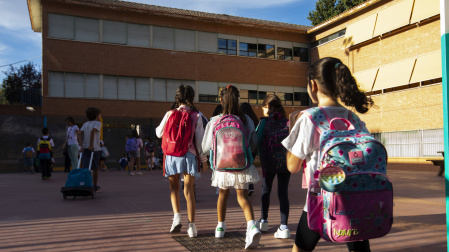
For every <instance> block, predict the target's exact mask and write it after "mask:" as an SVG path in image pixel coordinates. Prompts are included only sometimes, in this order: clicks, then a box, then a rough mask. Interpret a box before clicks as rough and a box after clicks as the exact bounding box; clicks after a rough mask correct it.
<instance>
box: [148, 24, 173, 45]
mask: <svg viewBox="0 0 449 252" xmlns="http://www.w3.org/2000/svg"><path fill="white" fill-rule="evenodd" d="M174 37H175V32H174V30H173V28H165V27H158V26H154V27H153V47H154V48H160V49H167V50H173V49H175V38H174Z"/></svg>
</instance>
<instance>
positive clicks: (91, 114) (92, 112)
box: [86, 107, 101, 121]
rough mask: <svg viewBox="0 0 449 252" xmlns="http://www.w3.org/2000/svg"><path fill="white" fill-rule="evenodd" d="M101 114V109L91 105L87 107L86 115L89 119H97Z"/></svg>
mask: <svg viewBox="0 0 449 252" xmlns="http://www.w3.org/2000/svg"><path fill="white" fill-rule="evenodd" d="M99 114H101V110H100V109H98V108H95V107H89V108H87V109H86V116H87V119H88V120H89V121H93V120H95V119H97V116H98V115H99Z"/></svg>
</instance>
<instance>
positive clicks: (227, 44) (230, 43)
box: [218, 39, 237, 55]
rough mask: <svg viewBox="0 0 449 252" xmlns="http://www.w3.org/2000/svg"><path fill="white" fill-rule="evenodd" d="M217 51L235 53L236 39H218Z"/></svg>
mask: <svg viewBox="0 0 449 252" xmlns="http://www.w3.org/2000/svg"><path fill="white" fill-rule="evenodd" d="M218 53H221V54H229V55H237V40H233V39H218Z"/></svg>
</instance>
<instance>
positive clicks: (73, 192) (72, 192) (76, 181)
mask: <svg viewBox="0 0 449 252" xmlns="http://www.w3.org/2000/svg"><path fill="white" fill-rule="evenodd" d="M93 155H94V153H93V152H92V153H91V155H90V163H89V169H80V164H81V158H82V156H83V153H81V154H80V158H79V161H78V168H77V169H73V170H71V171H70V172H69V175H68V176H67V181H66V183H65V186H64V187H62V188H61V193H62V197H63V198H64V199H67V196H73V198H74V199H75V198H76V197H78V196H90V197H92V198H94V197H95V188H94V186H93V184H92V173H91V167H92V158H93Z"/></svg>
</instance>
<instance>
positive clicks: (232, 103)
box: [221, 85, 246, 125]
mask: <svg viewBox="0 0 449 252" xmlns="http://www.w3.org/2000/svg"><path fill="white" fill-rule="evenodd" d="M239 97H240V92H239V90H238V89H237V88H236V87H234V86H232V85H229V86H228V87H227V88H226V90H225V91H224V94H223V96H222V99H221V101H222V103H223V115H236V116H238V117H240V120H242V122H243V124H244V125H246V118H245V114H243V113H242V111H241V110H240V104H239Z"/></svg>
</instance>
